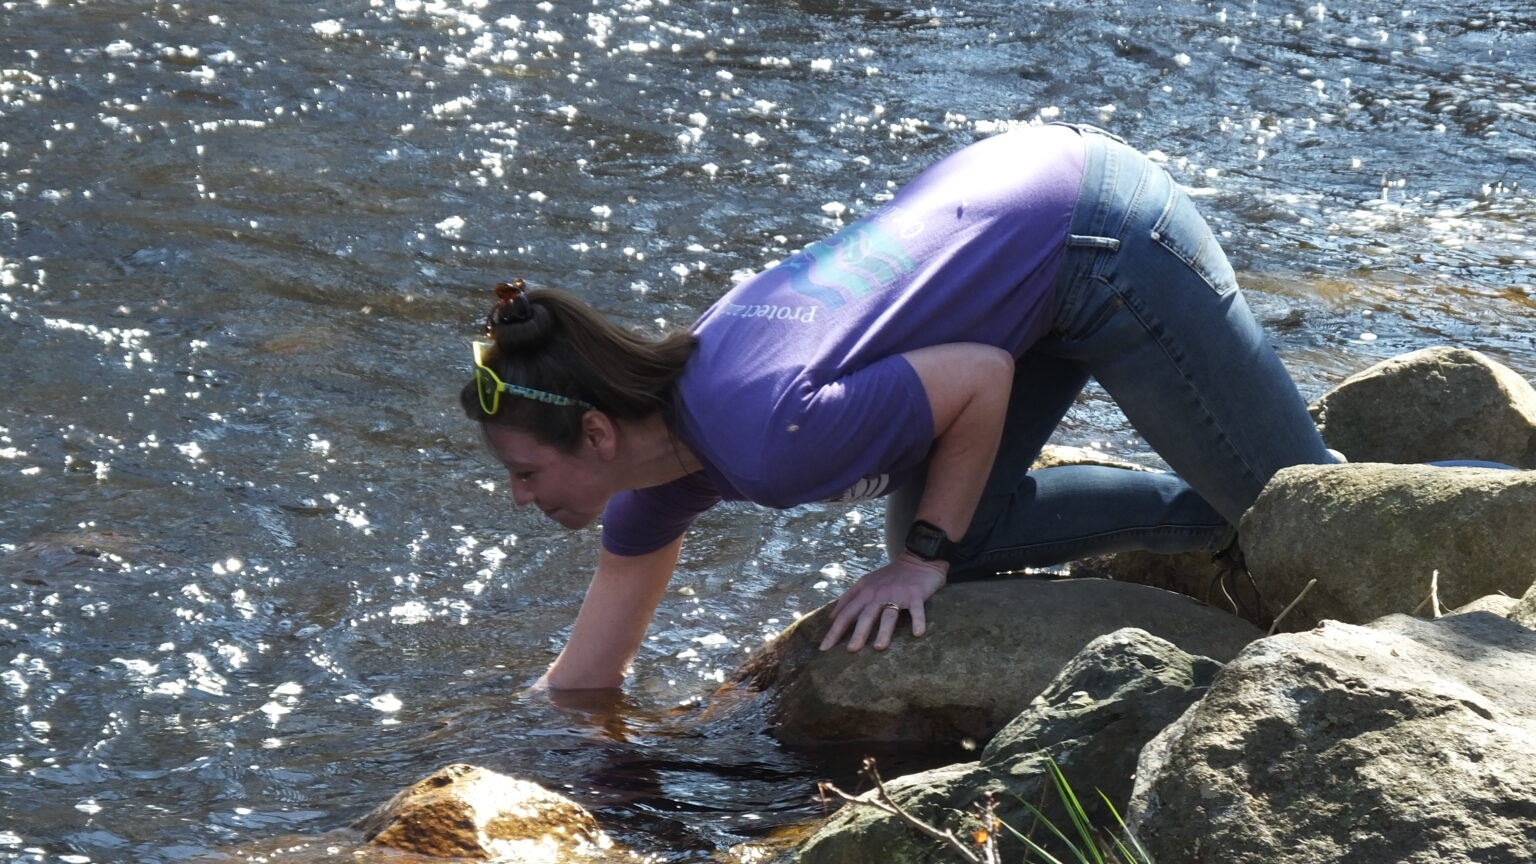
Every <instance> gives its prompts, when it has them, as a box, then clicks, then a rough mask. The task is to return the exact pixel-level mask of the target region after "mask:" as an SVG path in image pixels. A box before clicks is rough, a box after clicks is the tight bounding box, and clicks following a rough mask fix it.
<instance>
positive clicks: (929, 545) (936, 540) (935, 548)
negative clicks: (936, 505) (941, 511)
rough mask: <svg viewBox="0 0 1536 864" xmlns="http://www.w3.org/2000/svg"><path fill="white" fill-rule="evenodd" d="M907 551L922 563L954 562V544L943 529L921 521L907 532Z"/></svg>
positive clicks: (914, 523)
mask: <svg viewBox="0 0 1536 864" xmlns="http://www.w3.org/2000/svg"><path fill="white" fill-rule="evenodd" d="M907 551H908V552H911V553H912V554H913V555H916V556H917V557H919V558H921V559H923V560H924V561H953V560H955V542H954V541H953V540H951V539H949V535H948V534H945V533H944V529H943V528H940V527H939V526H937V525H935V524H933V523H932V522H924V521H923V520H921V519H919V520H917V521H916V522H913V523H912V528H911V529H910V530H908V531H907Z"/></svg>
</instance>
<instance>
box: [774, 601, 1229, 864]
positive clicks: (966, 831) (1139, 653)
mask: <svg viewBox="0 0 1536 864" xmlns="http://www.w3.org/2000/svg"><path fill="white" fill-rule="evenodd" d="M1219 668H1220V665H1219V664H1217V663H1216V662H1215V661H1213V660H1209V659H1206V658H1204V657H1193V656H1191V655H1189V654H1186V653H1184V652H1183V651H1180V650H1179V649H1178V648H1177V647H1176V646H1174V645H1173V644H1172V643H1170V642H1167V641H1165V640H1163V639H1159V638H1157V637H1155V636H1152V635H1151V634H1149V633H1147V632H1145V631H1142V630H1135V629H1129V628H1128V629H1124V630H1117V631H1115V632H1114V633H1111V634H1108V635H1106V636H1100V637H1098V638H1097V639H1094V640H1093V641H1092V642H1089V643H1088V645H1087V646H1086V647H1085V648H1084V649H1083V650H1082V652H1081V653H1079V654H1078V655H1077V656H1076V657H1074V658H1072V660H1071V661H1070V662H1068V663H1067V664H1066V666H1065V667H1064V668H1062V670H1061V673H1060V674H1059V675H1057V676H1056V678H1055V679H1054V680H1053V681H1052V682H1051V683H1050V685H1049V686H1047V687H1046V688H1045V691H1044V692H1043V693H1041V694H1040V696H1039V697H1037V698H1036V699H1035V700H1034V701H1033V702H1031V703H1030V705H1029V707H1028V708H1027V709H1025V710H1024V712H1023V713H1021V714H1020V715H1019V716H1018V717H1017V718H1015V719H1014V720H1013V722H1011V723H1009V724H1008V725H1007V726H1006V727H1005V728H1004V729H1003V730H1002V731H1001V732H999V733H998V734H997V737H995V738H993V739H992V742H991V743H990V744H989V745H988V746H987V748H986V749H985V750H983V751H982V753H981V759H980V761H978V762H968V763H964V764H961V765H951V766H948V767H944V768H938V769H935V770H933V771H925V772H923V773H921V774H913V775H909V776H906V777H899V778H896V779H894V780H890V781H888V782H887V783H886V789H887V790H888V791H889V792H890V794H891V797H892V798H893V800H895V801H896V802H898V803H899V804H900V805H901V806H902V807H903V808H904V809H906V810H907V811H908V812H910V813H913V814H914V815H916V816H917V817H918V818H920V819H922V820H923V821H925V822H927V823H928V824H930V825H934V826H935V827H940V828H948V829H951V830H953V831H954V832H955V833H956V834H957V835H958V836H961V837H968V836H969V835H970V832H971V831H972V830H973V829H974V828H975V827H976V825H975V824H972V823H974V820H967V819H963V818H957V817H956V816H955V814H956V813H957V812H958V813H971V812H972V809H973V805H974V804H975V803H976V802H977V801H978V800H980V799H981V798H982V796H984V795H985V794H987V793H992V794H993V795H994V797H995V802H996V806H997V810H996V815H997V816H998V817H999V818H1001V819H1002V820H1003V821H1004V822H1007V823H1008V824H1010V825H1012V826H1014V827H1015V828H1017V829H1019V830H1025V829H1026V828H1027V827H1028V826H1029V825H1030V824H1031V822H1032V817H1031V816H1030V815H1029V813H1028V811H1027V810H1026V809H1025V808H1024V806H1023V805H1022V804H1020V803H1019V802H1020V800H1021V799H1022V800H1025V801H1029V802H1031V803H1037V802H1041V801H1042V800H1044V801H1046V802H1054V793H1053V792H1052V791H1051V785H1050V781H1049V779H1048V775H1047V759H1048V758H1054V759H1055V761H1056V762H1057V764H1058V765H1060V766H1061V768H1062V771H1063V773H1064V774H1065V775H1066V776H1067V778H1068V782H1069V783H1071V784H1072V786H1073V787H1074V789H1076V790H1077V793H1078V798H1079V799H1080V800H1081V801H1082V802H1083V803H1084V804H1085V805H1086V806H1087V807H1088V808H1089V812H1090V818H1094V819H1095V821H1096V824H1111V825H1112V824H1113V818H1112V817H1106V816H1105V814H1100V813H1098V811H1099V810H1102V809H1103V805H1102V803H1101V801H1100V799H1099V798H1098V796H1097V795H1096V794H1095V793H1094V790H1095V789H1101V790H1103V791H1104V793H1105V794H1107V795H1108V796H1109V797H1110V799H1111V800H1113V801H1115V802H1117V806H1123V804H1124V802H1125V801H1126V799H1127V798H1128V797H1129V795H1130V790H1131V772H1132V771H1133V769H1134V768H1135V764H1136V754H1137V753H1138V752H1140V750H1141V747H1142V745H1143V744H1145V743H1146V742H1147V740H1148V739H1150V738H1151V737H1152V736H1153V735H1155V734H1156V733H1157V732H1158V731H1159V730H1160V729H1162V728H1163V727H1164V726H1166V725H1168V723H1170V722H1172V721H1173V720H1174V719H1175V718H1177V717H1178V716H1179V715H1180V714H1181V713H1182V712H1183V711H1184V709H1185V708H1186V707H1188V706H1189V705H1190V704H1191V703H1193V702H1194V701H1195V699H1197V698H1198V697H1199V695H1200V693H1201V692H1203V690H1204V688H1206V687H1207V686H1209V684H1210V682H1211V679H1212V678H1213V677H1214V676H1215V674H1216V672H1217V670H1218V669H1219ZM863 797H866V798H867V797H869V796H868V795H866V796H863ZM1053 810H1054V811H1056V812H1053ZM1046 812H1047V814H1048V816H1050V818H1051V819H1052V821H1053V822H1055V823H1056V824H1058V825H1061V826H1066V825H1068V824H1069V823H1068V822H1067V821H1066V820H1065V819H1064V818H1063V817H1062V814H1061V813H1060V811H1059V807H1056V806H1054V804H1053V806H1051V807H1047V808H1046ZM997 834H998V837H999V840H1000V847H999V851H1000V852H1001V853H1002V859H1003V860H1005V861H1021V860H1025V859H1024V857H1023V856H1024V850H1023V845H1022V844H1020V843H1017V841H1015V840H1013V838H1012V835H1011V834H1010V833H1008V832H1007V831H1006V830H1004V831H1001V832H997ZM1045 835H1046V832H1045V831H1044V830H1043V829H1042V830H1038V831H1036V832H1035V834H1034V837H1033V839H1034V840H1035V841H1036V842H1040V843H1042V844H1043V843H1045V842H1046V838H1045ZM791 860H793V861H794V862H796V864H823V862H825V864H844V862H850V861H880V862H883V864H896V862H900V864H919V862H921V864H939V862H949V861H953V860H955V856H954V854H953V853H952V852H951V851H950V850H948V848H947V847H945V846H944V845H943V844H941V843H939V842H937V841H935V840H933V839H931V838H929V837H927V836H926V835H923V834H920V833H919V832H918V831H916V830H915V829H914V828H912V827H911V826H910V825H908V824H906V823H904V822H902V821H900V820H898V819H896V818H894V817H891V816H888V815H886V814H885V813H882V812H880V811H878V810H875V809H873V808H870V807H863V806H859V805H849V806H845V807H843V808H842V809H841V810H839V811H838V812H837V813H836V814H835V815H834V816H833V817H832V818H831V819H829V820H828V822H827V824H826V825H824V826H823V827H822V828H821V830H819V831H818V832H817V833H816V834H815V835H813V836H812V837H811V839H810V840H808V841H807V842H806V843H805V845H803V846H802V847H801V848H800V850H799V852H798V854H797V855H796V856H795V857H794V858H792V859H791Z"/></svg>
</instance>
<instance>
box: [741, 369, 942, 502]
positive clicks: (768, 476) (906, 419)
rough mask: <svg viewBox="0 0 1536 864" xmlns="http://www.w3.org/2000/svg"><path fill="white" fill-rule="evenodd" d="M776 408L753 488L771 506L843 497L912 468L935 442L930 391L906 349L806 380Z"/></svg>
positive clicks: (926, 454)
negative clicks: (843, 372) (852, 369)
mask: <svg viewBox="0 0 1536 864" xmlns="http://www.w3.org/2000/svg"><path fill="white" fill-rule="evenodd" d="M775 413H776V418H775V420H774V423H775V425H776V426H777V427H778V428H776V429H774V430H773V432H774V434H772V435H771V436H769V438H768V439H767V440H768V442H769V443H768V445H767V446H766V447H765V448H764V453H763V456H762V460H763V461H762V463H761V468H760V473H759V476H758V478H757V481H758V482H757V483H756V484H754V485H755V486H756V487H757V488H755V489H754V490H753V492H754V495H753V496H752V497H753V500H758V501H762V502H763V503H767V504H769V505H770V506H775V507H787V506H794V505H796V504H803V503H806V502H808V501H825V500H831V499H836V498H839V497H841V496H843V495H844V493H846V492H847V491H848V490H849V489H850V487H853V486H855V485H856V484H860V483H864V484H869V483H871V482H875V483H878V482H881V481H882V480H883V479H884V478H888V477H889V476H890V475H895V474H899V473H903V472H907V471H910V470H911V469H912V468H914V467H916V466H917V465H919V464H921V463H922V461H923V460H924V459H925V458H927V456H928V451H929V450H930V448H931V447H932V445H933V412H932V410H931V409H930V408H929V405H928V394H927V391H925V390H924V389H923V383H922V380H921V379H920V378H919V377H918V375H917V370H915V369H913V368H912V364H911V363H909V362H908V361H907V359H906V358H905V357H903V356H901V355H893V356H890V357H886V358H884V359H882V360H880V361H878V362H876V363H872V364H870V365H869V366H866V367H864V368H862V369H859V370H857V371H855V372H852V373H849V374H847V375H844V376H842V377H839V378H835V379H833V380H830V381H827V382H825V383H822V384H819V385H817V384H813V383H810V382H803V383H802V391H801V393H800V394H798V396H797V398H794V399H792V400H786V404H784V405H782V406H781V407H780V410H779V411H778V412H775Z"/></svg>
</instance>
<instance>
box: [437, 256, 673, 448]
mask: <svg viewBox="0 0 1536 864" xmlns="http://www.w3.org/2000/svg"><path fill="white" fill-rule="evenodd" d="M496 289H497V292H496V293H497V296H498V297H499V299H498V301H497V303H496V305H495V306H494V307H492V308H491V313H490V315H488V316H487V317H486V330H487V334H488V336H489V338H490V341H491V343H492V347H491V348H490V350H488V351H486V352H485V356H484V357H482V358H481V359H482V362H483V363H484V364H485V365H486V366H487V367H489V368H490V369H491V371H493V372H495V373H496V375H497V376H498V377H500V378H501V380H502V381H505V382H506V383H508V384H514V385H518V386H521V387H530V388H533V389H535V390H542V391H544V392H546V393H552V394H556V395H559V396H564V397H566V398H567V399H573V400H579V401H581V402H586V403H588V404H590V405H592V406H594V407H595V408H596V409H597V410H599V411H602V412H603V413H604V414H607V415H608V416H610V417H612V418H614V419H617V420H637V419H639V418H641V417H645V416H648V415H650V414H653V413H655V412H656V411H659V410H661V409H663V408H665V407H666V406H667V404H668V402H669V400H670V399H671V394H672V386H673V384H674V383H675V382H676V381H677V378H678V376H680V375H682V374H683V367H684V365H685V364H686V363H687V362H688V358H689V357H690V356H691V355H692V354H693V349H694V346H695V345H697V344H698V340H697V339H696V338H695V337H694V335H693V334H692V333H689V332H687V331H685V330H679V331H674V332H671V333H668V334H666V335H664V336H662V337H661V338H659V339H654V340H652V339H646V338H644V337H642V336H637V335H636V334H634V333H631V332H630V331H628V330H626V329H624V328H622V327H619V326H617V325H615V324H613V323H612V322H610V321H608V320H607V319H605V318H603V317H602V315H600V314H599V313H598V312H597V311H596V310H594V309H593V308H592V307H591V306H588V305H587V304H586V303H584V302H582V301H581V300H579V299H577V298H576V297H574V296H572V295H571V294H567V293H565V292H564V291H559V290H556V289H552V288H540V289H538V290H537V291H528V290H525V287H524V285H523V281H522V280H521V279H518V280H516V281H515V282H513V283H511V284H505V283H503V284H502V285H498V286H496ZM459 404H460V405H461V406H462V407H463V408H464V413H465V415H466V416H468V417H469V418H470V419H471V420H477V421H479V422H481V423H496V424H500V425H503V426H511V427H514V428H517V429H522V430H524V431H526V432H529V433H530V434H532V435H533V436H534V437H535V438H537V439H538V440H539V441H540V442H542V443H545V444H548V445H551V446H553V447H556V448H559V449H561V450H570V449H571V448H573V447H575V446H576V443H577V442H578V441H579V440H581V418H582V416H583V415H584V414H585V413H586V410H587V409H586V408H584V407H582V406H580V405H554V404H550V403H547V402H541V401H538V400H536V399H528V398H524V397H520V396H517V395H515V394H512V393H503V394H502V398H501V406H500V408H499V410H498V411H497V412H496V414H494V415H491V414H487V413H485V410H484V409H483V408H482V407H481V406H480V397H479V394H478V392H477V390H476V387H475V382H473V381H471V382H469V383H468V384H466V385H465V386H464V389H463V390H462V391H461V392H460V393H459Z"/></svg>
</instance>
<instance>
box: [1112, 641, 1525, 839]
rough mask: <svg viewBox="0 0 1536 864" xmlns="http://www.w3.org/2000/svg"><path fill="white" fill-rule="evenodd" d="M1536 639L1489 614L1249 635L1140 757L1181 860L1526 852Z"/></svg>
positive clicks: (1144, 802) (1144, 811)
mask: <svg viewBox="0 0 1536 864" xmlns="http://www.w3.org/2000/svg"><path fill="white" fill-rule="evenodd" d="M1533 668H1536V633H1533V632H1532V631H1530V630H1527V629H1525V628H1523V627H1520V626H1519V625H1517V624H1515V623H1513V622H1511V621H1507V620H1505V619H1502V618H1499V617H1497V616H1494V615H1490V614H1487V613H1474V614H1469V615H1455V616H1450V617H1446V618H1441V619H1439V620H1436V621H1428V620H1424V619H1418V618H1411V617H1408V616H1403V615H1394V616H1390V617H1388V618H1385V619H1382V620H1380V621H1377V622H1375V623H1373V624H1371V625H1370V626H1368V627H1360V626H1354V625H1348V624H1340V623H1337V622H1327V623H1325V624H1324V625H1323V626H1321V627H1319V628H1318V629H1316V630H1313V631H1311V632H1308V633H1298V634H1282V635H1279V636H1275V637H1272V638H1269V639H1263V640H1260V641H1258V642H1255V643H1254V644H1253V645H1251V646H1250V647H1249V648H1248V649H1247V650H1245V651H1244V652H1243V653H1242V654H1241V655H1239V656H1238V657H1237V659H1235V660H1233V661H1232V662H1231V663H1229V664H1228V665H1227V666H1226V668H1225V669H1223V670H1222V672H1221V673H1220V674H1219V675H1218V676H1217V677H1216V680H1215V683H1213V684H1212V686H1211V688H1210V690H1209V692H1208V693H1207V694H1206V695H1205V697H1204V698H1203V699H1201V701H1200V702H1198V703H1196V704H1195V705H1194V706H1193V707H1192V708H1190V709H1189V711H1188V712H1186V713H1185V715H1184V716H1183V717H1182V718H1180V720H1179V721H1178V722H1176V723H1175V724H1173V725H1172V726H1170V727H1169V728H1168V729H1167V730H1165V731H1164V732H1163V733H1162V734H1161V735H1159V736H1158V737H1157V738H1156V739H1154V741H1153V742H1152V743H1150V744H1148V745H1147V747H1146V748H1145V749H1144V750H1143V751H1142V757H1141V760H1140V763H1139V764H1138V766H1137V776H1136V784H1135V792H1134V793H1133V797H1132V802H1131V807H1130V812H1129V813H1128V814H1127V817H1126V818H1127V822H1128V824H1129V825H1130V827H1131V829H1132V830H1133V831H1135V832H1136V835H1137V837H1138V838H1139V839H1140V841H1141V843H1142V844H1143V845H1144V846H1145V847H1146V848H1147V851H1148V852H1150V853H1151V854H1152V856H1153V857H1154V858H1156V859H1157V860H1160V861H1177V862H1180V864H1216V862H1220V864H1259V862H1263V864H1335V862H1339V864H1343V862H1362V861H1369V862H1393V864H1430V862H1435V864H1444V862H1461V864H1473V862H1476V864H1515V862H1529V861H1531V860H1532V858H1531V850H1532V848H1536V805H1533V804H1532V803H1531V802H1533V801H1536V748H1532V747H1531V743H1530V742H1531V741H1532V740H1536V676H1533V675H1532V674H1531V670H1532V669H1533Z"/></svg>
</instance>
